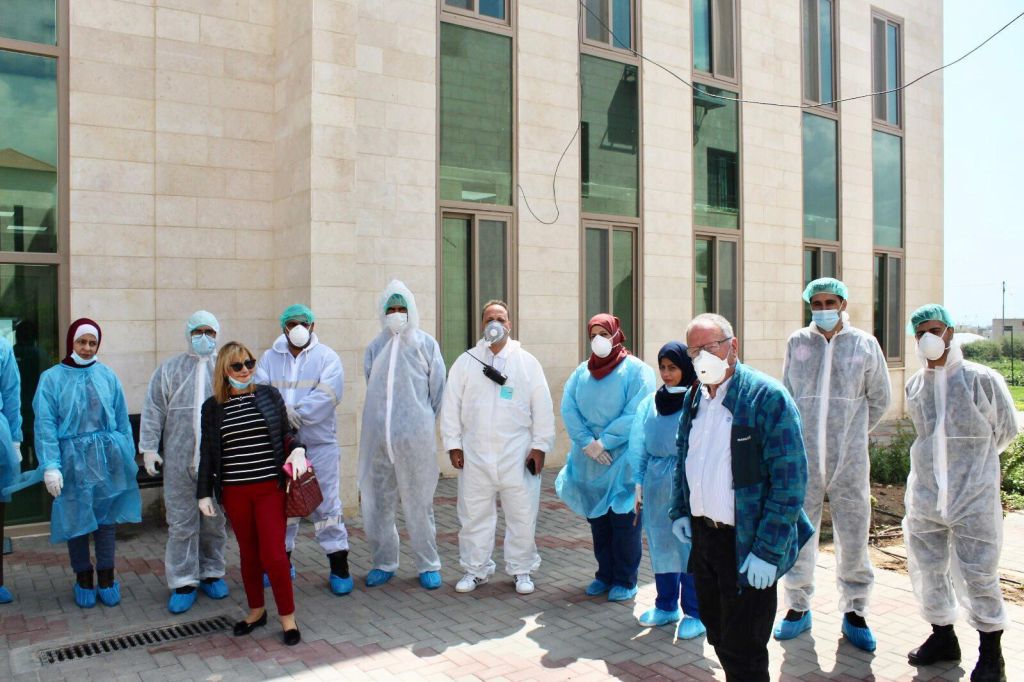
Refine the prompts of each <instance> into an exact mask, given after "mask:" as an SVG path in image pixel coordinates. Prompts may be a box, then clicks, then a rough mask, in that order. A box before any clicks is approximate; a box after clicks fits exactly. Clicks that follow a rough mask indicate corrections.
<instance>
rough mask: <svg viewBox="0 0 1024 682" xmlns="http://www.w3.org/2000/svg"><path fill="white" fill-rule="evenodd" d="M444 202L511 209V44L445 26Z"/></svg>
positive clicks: (502, 38) (506, 39)
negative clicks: (489, 205) (470, 203)
mask: <svg viewBox="0 0 1024 682" xmlns="http://www.w3.org/2000/svg"><path fill="white" fill-rule="evenodd" d="M441 200H442V201H460V202H473V203H482V204H499V205H503V206H510V205H511V204H512V39H511V38H509V37H507V36H501V35H497V34H494V33H488V32H485V31H477V30H474V29H471V28H466V27H464V26H457V25H454V24H447V23H442V24H441Z"/></svg>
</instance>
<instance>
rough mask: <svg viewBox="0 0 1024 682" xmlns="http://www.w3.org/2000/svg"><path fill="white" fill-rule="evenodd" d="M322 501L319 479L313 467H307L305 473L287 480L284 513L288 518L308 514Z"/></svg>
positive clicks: (322, 495)
mask: <svg viewBox="0 0 1024 682" xmlns="http://www.w3.org/2000/svg"><path fill="white" fill-rule="evenodd" d="M323 501H324V494H323V492H322V491H321V490H320V481H318V480H316V473H315V472H314V471H313V467H309V468H308V469H306V473H304V474H302V475H301V476H299V477H298V478H297V479H295V480H294V481H288V485H287V486H286V487H285V491H284V515H285V516H286V517H288V518H294V517H299V518H301V517H304V516H309V515H310V514H312V513H313V510H315V509H316V508H317V507H319V506H320V503H321V502H323Z"/></svg>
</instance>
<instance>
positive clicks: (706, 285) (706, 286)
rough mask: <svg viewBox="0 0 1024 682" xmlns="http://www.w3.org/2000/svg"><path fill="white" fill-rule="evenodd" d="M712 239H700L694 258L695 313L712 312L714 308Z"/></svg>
mask: <svg viewBox="0 0 1024 682" xmlns="http://www.w3.org/2000/svg"><path fill="white" fill-rule="evenodd" d="M711 278H712V272H711V240H710V239H698V240H697V245H696V249H695V253H694V259H693V280H694V296H693V313H694V314H695V315H699V314H701V313H710V312H712V311H713V310H714V292H713V291H712V288H711V284H712V282H711Z"/></svg>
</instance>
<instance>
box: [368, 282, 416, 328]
mask: <svg viewBox="0 0 1024 682" xmlns="http://www.w3.org/2000/svg"><path fill="white" fill-rule="evenodd" d="M395 294H398V295H399V296H401V297H402V298H404V299H405V307H406V308H407V309H408V310H409V321H408V323H407V324H406V325H405V329H403V330H402V333H403V334H406V333H408V332H409V331H411V330H413V329H419V327H420V313H419V309H417V307H416V297H415V296H413V295H412V292H411V291H409V287H407V286H405V284H403V283H402V282H401V281H400V280H397V279H393V280H391V281H390V282H388V285H387V286H386V287H384V291H382V292H381V295H380V298H379V299H377V316H378V317H379V318H380V328H381V329H383V330H384V331H388V328H387V325H386V324H385V322H384V318H385V317H386V315H387V309H386V308H385V306H386V305H387V302H388V299H390V298H391V297H392V296H394V295H395Z"/></svg>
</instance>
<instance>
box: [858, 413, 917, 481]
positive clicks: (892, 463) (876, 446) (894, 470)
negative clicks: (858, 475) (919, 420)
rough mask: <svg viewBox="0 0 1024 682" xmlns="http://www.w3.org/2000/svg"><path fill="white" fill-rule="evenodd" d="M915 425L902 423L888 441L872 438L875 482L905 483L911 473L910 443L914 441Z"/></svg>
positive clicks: (872, 470) (873, 479)
mask: <svg viewBox="0 0 1024 682" xmlns="http://www.w3.org/2000/svg"><path fill="white" fill-rule="evenodd" d="M914 435H915V434H914V429H913V427H910V428H907V427H906V426H904V425H903V424H900V425H899V426H898V427H897V428H896V434H895V435H894V436H893V437H892V438H891V439H890V440H889V441H888V442H885V441H881V440H872V441H871V444H870V445H869V446H868V455H869V456H870V458H871V480H872V481H874V482H875V483H886V484H890V485H903V484H905V483H906V482H907V476H908V475H910V445H911V443H913V442H914Z"/></svg>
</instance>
